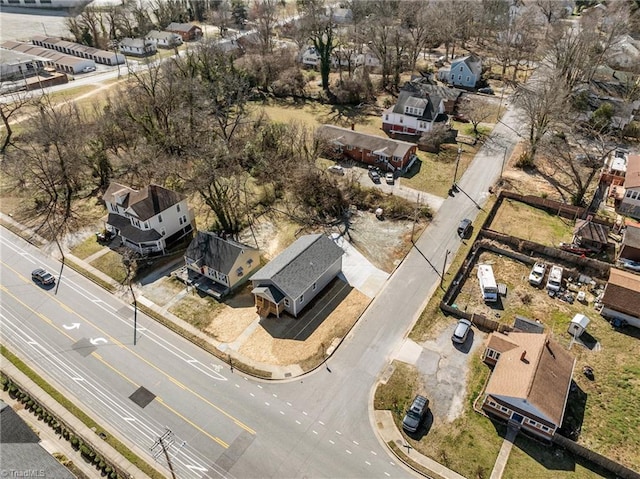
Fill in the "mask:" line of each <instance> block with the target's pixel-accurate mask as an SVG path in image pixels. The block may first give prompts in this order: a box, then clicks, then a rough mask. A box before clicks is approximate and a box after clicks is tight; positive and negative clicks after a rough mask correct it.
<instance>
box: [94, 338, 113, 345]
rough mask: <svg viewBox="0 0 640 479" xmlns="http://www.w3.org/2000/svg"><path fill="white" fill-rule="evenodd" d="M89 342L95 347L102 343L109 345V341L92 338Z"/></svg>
mask: <svg viewBox="0 0 640 479" xmlns="http://www.w3.org/2000/svg"><path fill="white" fill-rule="evenodd" d="M89 342H90V343H91V344H93V345H94V346H97V345H98V344H100V343H103V344H106V343H108V342H109V341H107V340H106V339H104V338H91V339H90V340H89Z"/></svg>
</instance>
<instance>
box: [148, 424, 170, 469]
mask: <svg viewBox="0 0 640 479" xmlns="http://www.w3.org/2000/svg"><path fill="white" fill-rule="evenodd" d="M166 429H167V430H166V431H165V433H164V434H163V435H162V436H158V439H157V440H156V442H154V443H153V446H151V448H150V449H151V451H154V449H157V448H158V446H160V450H157V451H154V452H153V458H154V459H156V460H157V459H158V456H159V455H160V454H161V453H164V457H165V458H166V460H167V466H168V467H169V472H171V477H172V479H176V473H175V471H174V470H173V464H171V458H170V457H169V451H168V448H169V447H171V445H172V444H173V441H174V438H173V432H172V431H171V429H169V428H166Z"/></svg>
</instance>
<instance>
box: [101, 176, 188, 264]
mask: <svg viewBox="0 0 640 479" xmlns="http://www.w3.org/2000/svg"><path fill="white" fill-rule="evenodd" d="M102 199H103V200H104V202H105V205H106V207H107V210H108V212H109V216H108V218H107V225H106V226H107V229H108V230H109V231H112V232H114V233H115V234H116V235H117V236H119V237H120V239H121V241H122V244H123V245H124V246H126V247H128V248H131V249H134V250H136V251H138V252H139V253H142V254H147V253H164V252H165V251H166V249H167V248H169V247H171V245H173V244H174V243H175V242H177V241H179V240H180V239H181V238H183V237H185V236H187V235H190V234H192V231H193V212H192V211H190V210H189V206H188V204H187V199H186V197H185V196H183V195H181V194H179V193H176V192H175V191H172V190H168V189H166V188H163V187H162V186H158V185H149V186H146V187H144V188H142V189H141V190H134V189H133V188H129V187H128V186H123V185H120V184H118V183H113V182H112V183H111V184H110V185H109V188H107V191H105V193H104V196H103V197H102Z"/></svg>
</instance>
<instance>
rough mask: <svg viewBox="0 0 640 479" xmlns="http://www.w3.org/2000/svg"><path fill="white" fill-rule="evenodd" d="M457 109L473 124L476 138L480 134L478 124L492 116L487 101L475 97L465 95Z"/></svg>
mask: <svg viewBox="0 0 640 479" xmlns="http://www.w3.org/2000/svg"><path fill="white" fill-rule="evenodd" d="M458 111H459V112H460V113H461V114H462V115H464V117H465V118H467V119H468V120H469V122H471V124H472V125H473V134H474V135H475V137H476V140H477V139H478V137H479V136H480V133H479V132H478V125H479V124H480V123H482V122H483V121H485V120H486V119H487V118H489V117H490V116H492V110H491V109H490V108H489V106H488V105H487V103H486V102H485V101H483V100H481V99H480V98H477V97H466V98H464V99H463V101H461V102H460V104H459V106H458Z"/></svg>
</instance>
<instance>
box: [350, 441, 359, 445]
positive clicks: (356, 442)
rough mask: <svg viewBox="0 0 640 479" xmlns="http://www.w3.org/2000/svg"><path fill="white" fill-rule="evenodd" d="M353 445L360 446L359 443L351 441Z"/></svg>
mask: <svg viewBox="0 0 640 479" xmlns="http://www.w3.org/2000/svg"><path fill="white" fill-rule="evenodd" d="M351 442H352V443H354V444H355V445H356V446H359V445H360V444H358V441H351Z"/></svg>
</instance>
